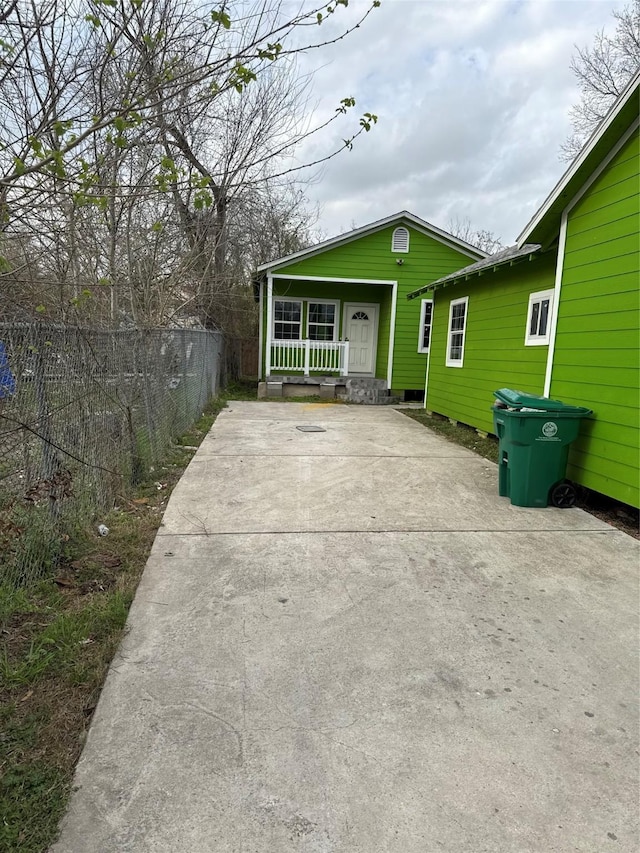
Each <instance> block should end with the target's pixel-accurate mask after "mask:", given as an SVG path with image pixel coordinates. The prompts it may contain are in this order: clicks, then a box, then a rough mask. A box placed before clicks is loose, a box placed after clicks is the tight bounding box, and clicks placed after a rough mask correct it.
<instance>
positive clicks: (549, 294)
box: [524, 288, 555, 347]
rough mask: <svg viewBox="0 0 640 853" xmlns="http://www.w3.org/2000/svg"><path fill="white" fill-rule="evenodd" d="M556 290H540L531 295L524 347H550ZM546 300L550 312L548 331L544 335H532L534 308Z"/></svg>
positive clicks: (548, 314)
mask: <svg viewBox="0 0 640 853" xmlns="http://www.w3.org/2000/svg"><path fill="white" fill-rule="evenodd" d="M554 295H555V290H553V288H552V289H551V290H538V291H537V292H536V293H531V294H529V307H528V309H527V325H526V327H525V331H524V345H525V346H526V347H541V346H548V345H549V341H550V340H551V316H552V313H553V301H554ZM546 299H548V300H549V310H548V312H547V330H546V332H545V333H544V335H532V334H531V318H532V316H533V307H534V305H536V304H541V303H542V302H544V301H545V300H546ZM539 318H540V315H539V314H538V320H539Z"/></svg>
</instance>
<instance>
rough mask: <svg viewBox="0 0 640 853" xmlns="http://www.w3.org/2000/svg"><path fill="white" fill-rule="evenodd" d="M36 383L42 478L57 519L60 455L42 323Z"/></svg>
mask: <svg viewBox="0 0 640 853" xmlns="http://www.w3.org/2000/svg"><path fill="white" fill-rule="evenodd" d="M34 342H35V347H34V350H35V351H34V364H33V372H34V377H33V378H34V384H35V392H36V403H37V407H38V421H37V423H38V436H39V438H40V441H41V442H42V479H43V480H45V481H47V482H48V483H49V488H48V492H49V511H50V513H51V516H52V518H54V519H55V520H57V519H58V518H59V516H60V505H59V501H58V500H57V494H56V489H55V487H54V483H53V478H54V476H55V474H56V472H57V470H58V468H59V462H58V456H57V454H56V451H55V448H54V446H53V435H52V431H51V415H50V413H49V401H48V399H47V383H46V377H45V372H44V357H43V350H44V347H45V339H44V333H43V331H42V327H41V326H40V325H38V326H37V328H36V332H35V337H34Z"/></svg>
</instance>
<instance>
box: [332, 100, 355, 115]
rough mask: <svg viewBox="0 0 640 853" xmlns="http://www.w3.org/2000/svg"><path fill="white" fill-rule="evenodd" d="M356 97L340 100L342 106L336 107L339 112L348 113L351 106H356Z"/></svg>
mask: <svg viewBox="0 0 640 853" xmlns="http://www.w3.org/2000/svg"><path fill="white" fill-rule="evenodd" d="M355 105H356V99H355V98H343V99H342V100H341V101H340V106H339V107H337V108H336V112H337V113H346V112H347V110H349V109H351V107H355Z"/></svg>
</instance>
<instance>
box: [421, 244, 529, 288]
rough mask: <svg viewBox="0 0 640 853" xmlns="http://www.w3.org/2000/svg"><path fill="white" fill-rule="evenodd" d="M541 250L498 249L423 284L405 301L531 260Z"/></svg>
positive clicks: (510, 247)
mask: <svg viewBox="0 0 640 853" xmlns="http://www.w3.org/2000/svg"><path fill="white" fill-rule="evenodd" d="M541 248H542V246H541V245H540V244H539V243H526V244H525V245H524V246H508V247H507V248H506V249H500V251H499V252H494V253H493V255H489V256H488V257H487V258H483V259H482V260H481V261H477V262H476V263H475V264H469V266H468V267H463V268H462V269H461V270H456V271H455V272H452V273H449V275H445V276H443V277H442V278H439V279H437V280H436V281H432V282H431V284H425V285H424V287H420V288H419V289H418V290H414V291H413V292H412V293H409V295H408V296H407V299H415V298H416V297H417V296H420V294H422V293H426V292H427V291H428V290H436V289H437V288H439V287H445V286H446V285H448V284H453V283H454V282H456V281H460V280H461V279H468V278H471V276H474V275H481V274H482V273H483V272H488V271H489V270H491V272H494V270H496V269H498V267H503V266H506V265H507V264H509V266H513V264H514V263H516V262H517V261H522V260H524V259H525V258H528V259H531V256H532V255H535V254H537V253H538V252H539V251H540V249H541Z"/></svg>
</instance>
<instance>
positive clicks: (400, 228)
mask: <svg viewBox="0 0 640 853" xmlns="http://www.w3.org/2000/svg"><path fill="white" fill-rule="evenodd" d="M398 231H406V234H407V246H406V248H405V249H399V248H398V247H397V246H396V234H397V233H398ZM410 240H411V232H410V231H409V229H408V228H406V227H405V226H404V225H398V227H397V228H394V229H393V234H392V235H391V251H392V252H394V253H396V254H397V253H400V254H404V255H406V254H408V253H409V241H410Z"/></svg>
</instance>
